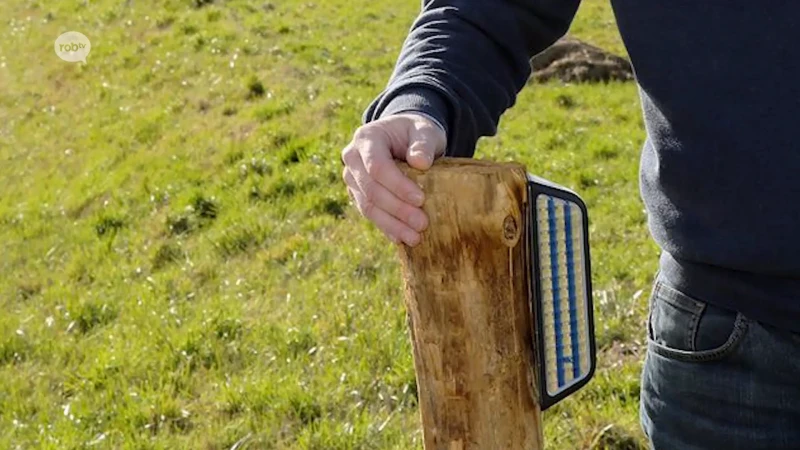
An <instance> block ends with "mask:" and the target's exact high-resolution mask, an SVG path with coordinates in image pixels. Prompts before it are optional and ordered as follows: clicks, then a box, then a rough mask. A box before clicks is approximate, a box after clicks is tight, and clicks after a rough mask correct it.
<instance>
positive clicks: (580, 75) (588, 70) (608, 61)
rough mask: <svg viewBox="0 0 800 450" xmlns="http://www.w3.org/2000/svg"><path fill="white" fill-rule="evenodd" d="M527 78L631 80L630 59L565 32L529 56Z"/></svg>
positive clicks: (567, 81) (603, 80) (564, 80)
mask: <svg viewBox="0 0 800 450" xmlns="http://www.w3.org/2000/svg"><path fill="white" fill-rule="evenodd" d="M531 69H532V70H533V73H532V74H531V80H535V81H539V82H545V81H550V80H553V79H557V80H561V81H563V82H565V83H597V82H608V81H629V80H633V70H632V68H631V63H630V62H628V60H627V59H625V58H623V57H621V56H617V55H614V54H611V53H608V52H606V51H605V50H603V49H601V48H598V47H595V46H593V45H590V44H587V43H586V42H583V41H581V40H579V39H575V38H573V37H569V36H565V37H563V38H561V39H560V40H559V41H558V42H556V43H555V44H553V45H552V46H550V48H548V49H547V50H545V51H543V52H541V53H539V54H538V55H536V56H534V57H533V58H531Z"/></svg>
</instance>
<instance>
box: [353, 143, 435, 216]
mask: <svg viewBox="0 0 800 450" xmlns="http://www.w3.org/2000/svg"><path fill="white" fill-rule="evenodd" d="M353 145H354V146H355V148H356V150H357V152H358V153H359V155H360V156H361V158H360V161H358V159H357V158H354V160H353V162H354V164H353V166H352V167H351V170H353V169H360V168H361V167H360V164H359V162H360V163H362V164H363V167H364V169H365V170H366V174H367V175H369V178H370V179H372V180H375V181H377V182H378V183H380V185H381V186H383V187H384V188H386V189H387V190H388V191H389V192H390V193H393V196H396V197H398V198H400V199H402V200H403V201H405V202H406V203H408V204H410V205H413V206H416V207H420V206H422V203H423V201H424V196H423V194H422V189H420V187H419V186H417V185H416V184H415V183H414V182H413V181H411V180H410V179H409V178H408V177H406V176H405V175H403V172H401V171H400V169H399V168H398V167H397V164H396V163H395V161H394V159H393V158H392V153H391V151H390V147H389V146H390V145H391V144H390V143H389V142H387V139H386V136H385V135H383V136H382V135H381V132H380V131H379V130H375V131H374V132H372V133H371V134H369V132H367V133H366V135H365V133H362V134H360V135H358V136H357V137H356V139H355V141H354V143H353ZM354 174H356V173H355V172H354ZM356 181H360V180H359V179H358V178H357V179H356ZM380 191H382V190H380Z"/></svg>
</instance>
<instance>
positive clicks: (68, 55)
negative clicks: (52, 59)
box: [53, 31, 92, 64]
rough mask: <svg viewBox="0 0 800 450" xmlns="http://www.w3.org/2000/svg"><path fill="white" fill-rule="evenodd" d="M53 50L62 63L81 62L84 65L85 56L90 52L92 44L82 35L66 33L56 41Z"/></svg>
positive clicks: (74, 32)
mask: <svg viewBox="0 0 800 450" xmlns="http://www.w3.org/2000/svg"><path fill="white" fill-rule="evenodd" d="M53 48H54V50H55V51H56V55H58V57H59V58H61V59H63V60H64V61H67V62H78V61H82V62H83V63H84V64H86V56H88V55H89V52H91V51H92V43H91V42H89V38H87V37H86V35H84V34H83V33H78V32H77V31H68V32H66V33H64V34H62V35H61V36H59V37H58V39H56V42H55V44H54V45H53Z"/></svg>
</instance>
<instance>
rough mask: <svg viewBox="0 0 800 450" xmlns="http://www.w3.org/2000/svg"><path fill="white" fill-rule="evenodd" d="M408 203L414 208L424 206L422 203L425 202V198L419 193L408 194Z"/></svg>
mask: <svg viewBox="0 0 800 450" xmlns="http://www.w3.org/2000/svg"><path fill="white" fill-rule="evenodd" d="M408 201H410V202H411V204H412V205H414V206H422V203H423V202H424V201H425V196H424V195H422V194H421V193H419V192H412V193H410V194H408Z"/></svg>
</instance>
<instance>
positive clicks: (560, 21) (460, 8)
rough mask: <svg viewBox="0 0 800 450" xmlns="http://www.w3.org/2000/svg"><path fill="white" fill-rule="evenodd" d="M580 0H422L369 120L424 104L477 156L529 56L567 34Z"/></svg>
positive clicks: (523, 75) (453, 148)
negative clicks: (389, 77) (418, 11)
mask: <svg viewBox="0 0 800 450" xmlns="http://www.w3.org/2000/svg"><path fill="white" fill-rule="evenodd" d="M579 3H580V0H423V7H422V13H421V14H420V16H419V18H417V20H416V21H415V22H414V25H413V27H412V29H411V32H410V33H409V35H408V38H407V39H406V42H405V44H404V46H403V50H402V52H401V53H400V57H399V59H398V62H397V65H396V67H395V70H394V73H393V74H392V77H391V80H390V82H389V85H388V87H387V88H386V90H384V92H383V93H382V94H381V95H380V96H379V97H378V98H377V99H376V100H375V101H374V102H373V103H372V104H371V105H370V106H369V108H368V109H367V111H366V112H365V114H364V122H365V123H369V122H372V121H374V120H377V119H379V118H381V117H387V116H389V115H393V114H399V113H408V112H419V113H422V114H424V115H426V116H429V117H432V118H434V119H435V120H436V121H438V122H439V123H440V124H441V125H442V126H443V127H444V128H445V131H446V132H447V141H448V145H447V155H449V156H472V154H473V153H474V151H475V144H476V142H477V140H478V138H479V137H481V136H491V135H494V134H495V132H496V130H497V123H498V121H499V119H500V115H501V114H502V113H503V112H504V111H505V110H506V109H508V108H510V107H511V106H513V105H514V102H515V100H516V96H517V93H518V92H519V91H520V90H521V89H522V88H523V86H525V83H526V81H527V80H528V77H529V76H530V63H529V60H530V58H531V57H532V56H533V55H535V54H537V53H539V52H541V51H542V50H544V49H546V48H547V47H549V46H550V45H551V44H553V43H554V42H555V41H556V40H558V39H559V38H560V37H561V36H563V35H564V34H565V33H566V32H567V29H568V28H569V25H570V23H571V22H572V19H573V17H574V15H575V12H576V11H577V8H578V4H579Z"/></svg>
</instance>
